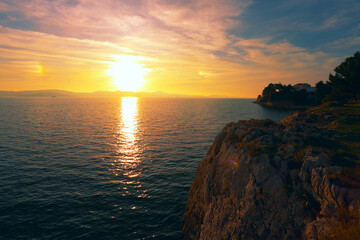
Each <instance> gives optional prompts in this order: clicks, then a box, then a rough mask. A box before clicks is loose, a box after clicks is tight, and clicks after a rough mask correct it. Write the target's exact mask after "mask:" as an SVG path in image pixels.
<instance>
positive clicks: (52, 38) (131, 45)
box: [0, 0, 360, 97]
mask: <svg viewBox="0 0 360 240" xmlns="http://www.w3.org/2000/svg"><path fill="white" fill-rule="evenodd" d="M359 13H360V1H359V0H337V1H335V0H296V1H295V0H286V1H285V0H272V1H269V0H261V1H257V0H253V1H247V0H243V1H242V0H236V1H235V0H234V1H231V0H194V1H189V0H184V1H178V0H127V1H125V0H101V1H99V0H2V1H0V90H39V89H61V90H69V91H75V92H94V91H114V90H129V91H145V92H158V91H161V92H164V93H177V94H191V95H192V94H196V95H207V96H208V95H223V96H229V97H256V96H257V95H258V94H259V93H261V91H262V89H263V88H264V87H265V86H266V85H267V84H269V83H270V82H276V83H277V82H281V83H284V84H294V83H298V82H308V83H311V84H314V83H316V82H318V81H319V80H327V79H328V75H329V73H330V72H331V71H332V70H333V69H334V67H335V66H337V65H338V64H339V63H340V62H341V61H342V60H344V58H345V57H347V56H350V55H352V54H354V53H355V52H356V51H358V50H360V14H359Z"/></svg>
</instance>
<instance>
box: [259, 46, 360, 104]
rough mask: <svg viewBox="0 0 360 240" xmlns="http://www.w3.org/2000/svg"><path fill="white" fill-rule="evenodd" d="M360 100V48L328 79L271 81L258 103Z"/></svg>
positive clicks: (310, 102) (317, 102)
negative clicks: (316, 81) (311, 83)
mask: <svg viewBox="0 0 360 240" xmlns="http://www.w3.org/2000/svg"><path fill="white" fill-rule="evenodd" d="M357 100H360V52H356V53H355V54H354V55H353V56H351V57H348V58H346V59H345V60H344V61H343V62H342V63H341V64H340V65H338V66H337V67H336V68H335V69H334V75H333V74H330V75H329V80H328V81H327V82H325V83H324V82H323V81H320V82H318V83H316V85H315V88H313V87H311V86H310V85H308V84H306V83H302V84H296V85H294V86H291V85H283V84H281V83H278V84H273V83H270V84H269V85H268V86H267V87H265V88H264V90H263V92H262V95H259V96H258V98H257V101H256V102H257V103H260V104H263V105H267V106H275V107H294V106H295V107H296V106H298V107H299V106H314V105H319V104H321V103H323V102H326V101H338V102H341V103H344V102H348V101H357Z"/></svg>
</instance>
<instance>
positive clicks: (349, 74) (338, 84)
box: [328, 51, 360, 101]
mask: <svg viewBox="0 0 360 240" xmlns="http://www.w3.org/2000/svg"><path fill="white" fill-rule="evenodd" d="M334 72H335V75H332V74H330V75H329V82H328V84H329V86H330V88H331V94H330V97H331V98H332V99H334V100H340V101H346V100H349V99H351V100H359V99H360V52H359V51H358V52H356V53H355V54H354V56H352V57H348V58H346V59H345V61H344V62H342V63H341V64H340V65H339V66H337V67H336V68H335V69H334Z"/></svg>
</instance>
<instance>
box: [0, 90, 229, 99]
mask: <svg viewBox="0 0 360 240" xmlns="http://www.w3.org/2000/svg"><path fill="white" fill-rule="evenodd" d="M1 97H20V98H26V97H71V98H111V97H149V98H209V97H210V98H227V96H200V95H185V94H167V93H162V92H153V93H146V92H125V91H113V92H111V91H109V92H107V91H98V92H92V93H75V92H70V91H64V90H56V89H49V90H31V91H0V98H1Z"/></svg>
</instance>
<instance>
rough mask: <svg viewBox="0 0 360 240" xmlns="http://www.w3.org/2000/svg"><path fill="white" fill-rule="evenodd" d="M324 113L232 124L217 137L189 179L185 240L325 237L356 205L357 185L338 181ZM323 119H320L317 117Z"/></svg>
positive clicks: (333, 134) (359, 195) (330, 132)
mask: <svg viewBox="0 0 360 240" xmlns="http://www.w3.org/2000/svg"><path fill="white" fill-rule="evenodd" d="M326 119H327V118H326V116H319V115H316V114H315V115H314V114H313V115H312V114H310V113H301V114H300V113H296V114H294V115H292V116H290V117H288V118H286V119H284V120H282V121H281V122H274V121H271V120H249V121H239V122H237V123H230V124H228V125H226V126H225V128H224V129H223V130H222V132H221V133H220V134H219V135H218V136H217V137H216V139H215V141H214V143H213V145H212V146H211V148H210V149H209V151H208V153H207V155H206V157H205V159H203V160H202V161H201V162H200V164H199V166H198V169H197V172H196V175H195V179H194V181H193V184H192V186H191V189H190V192H189V197H188V203H187V206H186V211H185V215H184V218H183V228H182V235H183V237H184V238H185V239H309V240H310V239H311V240H315V239H324V238H325V237H327V236H331V234H332V230H333V229H334V227H335V226H337V224H339V217H338V213H339V212H340V210H342V209H346V210H348V209H353V208H354V206H355V205H356V203H357V201H358V200H359V199H360V190H359V189H355V188H349V187H344V186H338V185H337V184H336V182H334V181H333V180H332V179H331V177H330V175H331V174H333V173H337V172H339V171H341V169H342V167H340V166H336V164H334V162H333V161H332V159H331V156H329V154H328V153H327V152H326V151H322V150H321V149H322V148H321V144H322V142H321V141H324V139H326V140H329V141H330V140H331V139H335V140H334V141H336V138H341V137H342V136H341V134H339V133H337V132H335V131H333V130H331V129H329V128H320V127H319V126H320V125H321V126H323V125H326ZM320 123H321V124H320Z"/></svg>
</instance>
